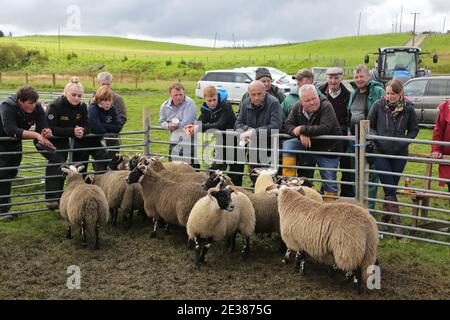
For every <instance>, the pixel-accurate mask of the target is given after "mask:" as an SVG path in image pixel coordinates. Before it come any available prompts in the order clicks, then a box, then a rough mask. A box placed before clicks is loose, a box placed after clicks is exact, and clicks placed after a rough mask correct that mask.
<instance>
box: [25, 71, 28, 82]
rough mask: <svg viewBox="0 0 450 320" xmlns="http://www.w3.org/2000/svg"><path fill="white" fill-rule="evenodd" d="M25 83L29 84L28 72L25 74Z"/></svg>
mask: <svg viewBox="0 0 450 320" xmlns="http://www.w3.org/2000/svg"><path fill="white" fill-rule="evenodd" d="M25 83H26V84H28V72H26V73H25Z"/></svg>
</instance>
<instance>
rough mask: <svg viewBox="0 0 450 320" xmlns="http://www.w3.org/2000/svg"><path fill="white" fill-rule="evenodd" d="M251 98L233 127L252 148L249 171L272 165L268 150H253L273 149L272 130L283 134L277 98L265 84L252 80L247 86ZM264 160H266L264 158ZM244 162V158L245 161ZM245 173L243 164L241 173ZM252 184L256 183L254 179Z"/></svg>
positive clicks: (241, 109)
mask: <svg viewBox="0 0 450 320" xmlns="http://www.w3.org/2000/svg"><path fill="white" fill-rule="evenodd" d="M248 93H249V94H248V95H246V96H244V97H243V98H242V100H241V103H240V104H239V115H238V117H237V119H236V123H235V125H234V128H235V130H241V132H242V131H243V132H242V133H241V135H240V140H241V142H242V144H247V143H248V146H249V147H251V148H252V149H251V150H250V149H249V150H248V159H249V162H252V163H253V164H249V165H248V166H249V169H251V168H254V167H255V166H257V164H256V163H259V164H262V165H263V166H264V165H267V166H268V165H270V161H271V160H272V159H271V153H270V151H268V150H253V148H261V149H271V138H270V136H271V133H272V132H271V131H272V130H276V131H278V132H281V130H282V126H283V122H284V115H283V110H282V109H281V105H280V103H279V102H278V100H277V99H276V98H274V97H273V96H272V95H270V94H269V93H267V92H266V89H265V87H264V85H263V84H262V83H261V82H260V81H258V80H255V81H252V82H251V83H250V85H249V87H248ZM264 157H265V159H263V158H264ZM242 160H245V159H242ZM242 171H244V165H241V167H240V172H242ZM251 179H252V184H254V183H255V180H256V179H254V177H251Z"/></svg>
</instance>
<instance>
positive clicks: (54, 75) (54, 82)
mask: <svg viewBox="0 0 450 320" xmlns="http://www.w3.org/2000/svg"><path fill="white" fill-rule="evenodd" d="M52 80H53V86H56V74H54V73H53V74H52Z"/></svg>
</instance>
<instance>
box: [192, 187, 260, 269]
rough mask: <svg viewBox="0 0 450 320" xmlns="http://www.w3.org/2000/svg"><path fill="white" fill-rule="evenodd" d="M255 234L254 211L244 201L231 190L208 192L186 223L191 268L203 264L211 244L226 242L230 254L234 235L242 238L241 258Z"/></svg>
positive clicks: (243, 198)
mask: <svg viewBox="0 0 450 320" xmlns="http://www.w3.org/2000/svg"><path fill="white" fill-rule="evenodd" d="M254 230H255V211H254V209H253V206H252V204H251V202H250V200H249V199H248V197H247V196H246V195H245V194H243V193H242V192H239V191H236V190H234V189H232V188H228V187H227V188H225V189H219V188H212V189H209V190H208V195H207V196H205V197H203V198H201V199H200V200H198V201H197V203H196V204H195V205H194V207H193V208H192V210H191V212H190V214H189V219H188V222H187V233H188V236H189V239H190V240H192V241H195V266H196V267H197V268H200V264H201V263H204V262H205V254H206V252H207V251H208V249H209V248H210V246H211V243H212V241H220V240H223V239H225V238H227V239H229V243H230V250H231V251H234V248H235V238H236V234H237V233H238V232H239V233H240V234H241V236H242V237H243V241H244V244H243V247H242V252H241V253H242V256H243V257H246V256H247V255H248V253H249V250H250V236H251V235H252V234H253V232H254Z"/></svg>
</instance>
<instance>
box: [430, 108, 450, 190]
mask: <svg viewBox="0 0 450 320" xmlns="http://www.w3.org/2000/svg"><path fill="white" fill-rule="evenodd" d="M438 108H439V115H438V117H437V119H436V124H435V126H434V130H433V141H443V142H450V100H446V101H444V102H442V103H441V104H440V105H439V106H438ZM431 151H432V153H431V156H432V157H433V158H435V159H441V158H442V155H450V147H449V146H437V145H433V146H432V147H431ZM439 178H441V179H450V165H444V164H441V165H439ZM439 185H440V186H444V182H439ZM447 186H448V191H449V192H450V182H448V183H447Z"/></svg>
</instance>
